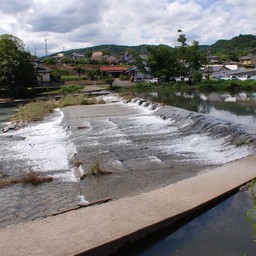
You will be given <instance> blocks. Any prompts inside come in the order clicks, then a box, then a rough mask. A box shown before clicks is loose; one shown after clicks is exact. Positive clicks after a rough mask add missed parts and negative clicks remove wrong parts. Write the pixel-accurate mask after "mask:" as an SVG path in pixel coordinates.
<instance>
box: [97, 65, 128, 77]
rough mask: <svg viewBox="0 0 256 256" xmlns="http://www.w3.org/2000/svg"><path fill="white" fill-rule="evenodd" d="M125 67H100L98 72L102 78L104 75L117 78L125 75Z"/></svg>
mask: <svg viewBox="0 0 256 256" xmlns="http://www.w3.org/2000/svg"><path fill="white" fill-rule="evenodd" d="M127 70H128V68H127V67H120V66H101V67H100V72H101V76H104V73H105V74H106V75H108V76H112V77H119V76H121V75H125V73H126V72H127Z"/></svg>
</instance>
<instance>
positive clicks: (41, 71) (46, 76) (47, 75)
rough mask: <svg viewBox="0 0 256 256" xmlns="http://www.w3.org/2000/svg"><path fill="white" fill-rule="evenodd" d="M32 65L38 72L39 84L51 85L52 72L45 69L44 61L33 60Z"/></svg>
mask: <svg viewBox="0 0 256 256" xmlns="http://www.w3.org/2000/svg"><path fill="white" fill-rule="evenodd" d="M31 63H32V64H33V65H34V68H35V69H36V71H37V77H38V81H39V84H40V85H42V84H44V83H49V82H50V81H51V72H52V71H51V70H49V69H45V68H44V67H43V64H44V61H43V60H32V61H31Z"/></svg>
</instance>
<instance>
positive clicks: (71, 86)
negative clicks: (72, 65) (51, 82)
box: [60, 84, 83, 93]
mask: <svg viewBox="0 0 256 256" xmlns="http://www.w3.org/2000/svg"><path fill="white" fill-rule="evenodd" d="M82 88H83V86H81V85H78V84H69V85H63V86H61V88H60V92H63V93H70V92H79V91H81V90H82Z"/></svg>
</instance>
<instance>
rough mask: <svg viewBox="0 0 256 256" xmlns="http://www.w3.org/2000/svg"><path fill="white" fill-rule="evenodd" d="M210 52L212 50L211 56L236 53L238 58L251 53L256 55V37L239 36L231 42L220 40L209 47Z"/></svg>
mask: <svg viewBox="0 0 256 256" xmlns="http://www.w3.org/2000/svg"><path fill="white" fill-rule="evenodd" d="M208 50H210V53H211V54H221V53H225V54H229V53H235V54H236V55H238V56H242V55H247V54H249V53H252V54H256V36H254V35H239V36H236V37H234V38H232V39H231V40H223V39H222V40H218V41H217V42H216V43H214V44H212V45H211V46H209V49H208Z"/></svg>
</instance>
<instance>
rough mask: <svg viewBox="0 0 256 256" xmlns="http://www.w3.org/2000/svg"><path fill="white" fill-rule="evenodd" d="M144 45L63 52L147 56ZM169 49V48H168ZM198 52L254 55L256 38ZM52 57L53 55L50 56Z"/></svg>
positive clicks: (201, 48)
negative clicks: (137, 54) (133, 53)
mask: <svg viewBox="0 0 256 256" xmlns="http://www.w3.org/2000/svg"><path fill="white" fill-rule="evenodd" d="M147 46H150V45H146V44H142V45H137V46H127V45H115V44H103V45H97V46H92V47H86V48H79V49H72V50H69V51H65V55H66V56H71V55H72V54H73V53H80V54H84V55H85V57H90V55H91V54H92V53H93V52H95V51H102V52H103V54H104V55H114V56H120V55H121V54H122V53H125V52H127V51H129V50H135V51H137V52H139V53H140V54H147V53H148V51H147ZM169 47H170V46H169ZM199 51H200V52H208V53H209V54H211V55H221V54H228V55H231V54H235V56H237V57H239V56H243V55H247V54H250V53H252V54H256V36H254V35H251V34H246V35H239V36H236V37H234V38H232V39H230V40H224V39H220V40H218V41H216V42H215V43H214V44H212V45H199ZM52 55H54V54H52Z"/></svg>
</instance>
